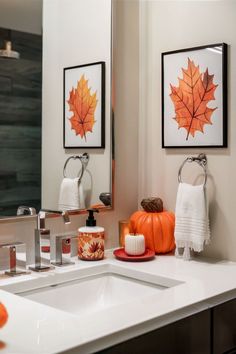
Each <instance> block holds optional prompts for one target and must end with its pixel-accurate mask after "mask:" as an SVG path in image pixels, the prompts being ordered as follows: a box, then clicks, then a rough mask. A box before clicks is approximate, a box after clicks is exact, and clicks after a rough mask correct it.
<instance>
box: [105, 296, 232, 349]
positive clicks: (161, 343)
mask: <svg viewBox="0 0 236 354" xmlns="http://www.w3.org/2000/svg"><path fill="white" fill-rule="evenodd" d="M98 353H99V354H236V300H231V301H228V302H225V303H223V304H221V305H218V306H215V307H213V308H211V309H209V310H205V311H202V312H199V313H197V314H195V315H192V316H189V317H186V318H184V319H182V320H179V321H177V322H174V323H171V324H169V325H167V326H164V327H161V328H159V329H156V330H154V331H152V332H149V333H146V334H143V335H141V336H139V337H136V338H132V339H130V340H128V341H126V342H123V343H120V344H117V345H115V346H113V347H110V348H108V349H104V350H102V351H100V352H98Z"/></svg>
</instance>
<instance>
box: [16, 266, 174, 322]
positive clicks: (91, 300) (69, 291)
mask: <svg viewBox="0 0 236 354" xmlns="http://www.w3.org/2000/svg"><path fill="white" fill-rule="evenodd" d="M98 268H99V267H98ZM98 268H97V269H96V274H88V275H83V276H82V277H81V278H78V279H74V280H69V281H64V282H61V283H58V284H52V285H50V286H45V287H41V288H38V289H33V290H29V291H23V292H20V293H18V295H20V296H23V297H24V298H27V299H29V300H32V301H35V302H38V303H40V304H44V305H48V306H51V307H53V308H56V309H59V310H62V311H66V312H69V313H72V314H74V315H80V316H81V315H86V314H87V313H90V314H91V313H95V312H97V311H102V310H104V309H107V308H111V307H113V306H117V305H121V304H127V303H129V302H132V301H133V299H137V298H142V297H145V296H148V295H154V294H158V293H160V292H162V291H164V290H165V289H168V288H169V287H172V286H175V285H178V284H180V282H178V281H176V280H173V279H168V278H163V277H156V276H153V275H152V276H150V275H147V274H145V273H143V272H139V271H136V270H132V271H131V270H129V269H125V270H124V269H122V267H117V266H115V267H114V266H111V265H110V266H109V267H108V268H107V271H106V270H105V269H104V267H101V272H99V271H98ZM78 276H80V271H79V270H78Z"/></svg>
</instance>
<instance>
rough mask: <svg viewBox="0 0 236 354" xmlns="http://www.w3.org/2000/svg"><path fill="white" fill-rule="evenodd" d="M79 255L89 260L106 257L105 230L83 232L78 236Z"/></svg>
mask: <svg viewBox="0 0 236 354" xmlns="http://www.w3.org/2000/svg"><path fill="white" fill-rule="evenodd" d="M78 257H79V258H80V259H83V260H87V261H98V260H100V259H103V258H104V232H96V233H93V234H91V233H90V234H88V233H86V232H84V233H83V232H81V233H80V234H79V237H78Z"/></svg>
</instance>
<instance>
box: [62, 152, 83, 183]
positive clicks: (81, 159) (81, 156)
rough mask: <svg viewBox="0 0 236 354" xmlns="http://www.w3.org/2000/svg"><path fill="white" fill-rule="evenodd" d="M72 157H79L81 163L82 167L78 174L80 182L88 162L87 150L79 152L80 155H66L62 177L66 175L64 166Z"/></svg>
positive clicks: (74, 158)
mask: <svg viewBox="0 0 236 354" xmlns="http://www.w3.org/2000/svg"><path fill="white" fill-rule="evenodd" d="M71 159H73V160H76V159H79V160H80V162H81V164H82V169H81V174H80V176H79V182H81V180H82V178H83V175H84V171H85V170H86V167H87V165H88V162H89V154H88V153H87V152H85V153H83V154H81V155H73V156H70V157H68V159H67V160H66V162H65V165H64V169H63V176H64V178H67V175H66V166H67V164H68V162H69V161H70V160H71Z"/></svg>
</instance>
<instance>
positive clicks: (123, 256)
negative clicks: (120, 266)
mask: <svg viewBox="0 0 236 354" xmlns="http://www.w3.org/2000/svg"><path fill="white" fill-rule="evenodd" d="M113 254H114V256H115V257H116V258H117V259H119V260H120V261H127V262H143V261H149V260H150V259H153V258H154V257H155V252H154V251H151V250H149V249H148V248H147V249H146V251H145V253H144V254H142V255H140V256H130V255H128V254H127V253H125V249H124V248H118V249H117V250H115V251H113Z"/></svg>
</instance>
